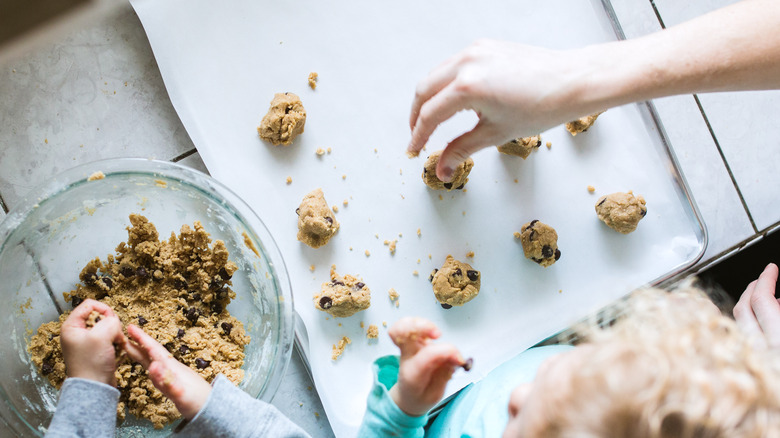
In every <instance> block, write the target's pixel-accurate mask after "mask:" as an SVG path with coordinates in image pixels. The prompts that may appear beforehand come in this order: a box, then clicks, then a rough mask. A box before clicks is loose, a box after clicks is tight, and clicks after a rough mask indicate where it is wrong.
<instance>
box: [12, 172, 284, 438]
mask: <svg viewBox="0 0 780 438" xmlns="http://www.w3.org/2000/svg"><path fill="white" fill-rule="evenodd" d="M97 171H101V172H103V174H104V176H105V177H108V176H110V175H116V174H122V173H135V174H148V175H149V176H151V177H158V178H165V179H170V180H174V181H177V182H179V183H181V184H184V185H187V186H189V187H192V188H193V189H196V190H198V191H200V192H202V193H204V194H205V195H207V196H211V197H212V198H215V199H216V200H217V201H220V203H221V204H222V206H223V207H224V208H225V209H226V210H228V212H229V213H230V214H232V215H233V216H234V217H236V219H238V220H239V221H240V222H241V223H243V224H244V225H246V226H247V230H246V231H248V233H247V235H248V236H249V237H250V239H251V240H252V241H253V242H252V243H254V244H255V246H256V247H257V248H258V249H259V250H260V251H262V253H263V255H264V256H266V258H267V263H268V266H269V268H270V269H272V270H273V271H272V272H273V274H274V277H273V278H274V282H275V283H276V285H277V292H278V299H277V300H276V301H277V303H276V304H277V306H278V309H279V312H278V319H279V331H278V333H277V336H276V338H277V339H275V340H274V341H276V342H277V344H278V347H277V357H276V360H275V361H274V363H273V364H272V365H271V368H270V369H269V373H268V377H267V378H266V380H265V382H263V384H262V386H261V388H260V390H259V393H258V394H257V396H256V398H257V399H260V400H263V401H265V402H269V403H270V402H271V400H272V399H273V397H274V395H275V393H276V391H277V390H278V388H279V385H280V384H281V381H282V378H283V377H284V375H285V374H286V371H287V367H288V366H289V363H290V356H291V353H292V349H293V343H294V317H293V315H294V302H293V294H292V284H291V281H290V276H289V273H288V271H287V266H286V264H285V261H284V258H283V257H282V253H281V251H280V249H279V246H278V245H277V243H276V240H275V239H274V238H273V236H272V235H271V232H270V230H269V229H268V227H267V226H266V225H265V223H264V222H263V220H262V219H261V218H260V216H259V215H258V214H257V212H255V210H254V209H253V208H252V207H251V206H250V205H249V204H247V203H246V201H244V200H243V199H242V198H241V197H240V196H238V194H236V192H234V191H233V190H232V189H230V188H229V187H227V186H226V185H224V184H222V183H221V182H219V181H218V180H216V179H214V178H213V177H211V176H210V175H207V174H205V173H203V172H200V171H198V170H196V169H193V168H190V167H187V166H184V165H181V164H178V163H174V162H170V161H162V160H156V159H147V158H110V159H103V160H96V161H91V162H88V163H83V164H80V165H78V166H74V167H71V168H68V169H66V170H64V171H62V172H60V173H58V174H55V175H53V176H51V177H49V178H48V179H46V180H45V181H44V182H42V183H41V184H39V185H37V186H35V187H34V188H33V189H31V190H30V191H29V192H28V193H27V194H26V195H25V196H23V197H22V198H21V199H20V200H19V202H18V203H17V204H16V205H15V206H14V208H12V209H10V210H9V212H8V214H6V216H5V217H4V218H3V219H2V220H0V251H2V250H3V248H4V247H5V244H6V243H7V241H8V238H9V237H10V236H11V234H12V233H13V232H14V231H15V230H16V229H17V228H18V227H19V226H20V225H21V224H22V223H23V222H24V220H25V219H26V218H27V217H28V216H29V215H30V214H32V212H33V210H34V209H36V208H38V207H39V206H40V205H42V204H44V203H45V202H47V201H49V200H50V199H52V198H54V197H56V196H58V195H59V194H61V193H63V192H65V191H67V190H68V189H70V188H71V187H73V186H78V185H81V184H86V183H88V182H89V183H91V182H94V181H88V180H87V178H88V177H89V176H90V175H92V174H93V173H94V172H97ZM0 392H3V393H4V392H5V390H4V389H3V388H2V387H0ZM3 404H6V405H7V403H6V402H3ZM9 407H10V408H11V409H10V410H11V412H12V413H13V414H16V415H12V417H14V418H6V417H7V416H6V415H0V419H2V420H4V422H6V423H8V426H10V427H11V428H12V429H14V426H15V425H16V426H21V425H23V427H22V429H24V431H25V432H30V431H31V432H33V434H35V435H37V436H42V435H41V432H40V429H39V428H37V427H34V426H33V425H31V424H29V423H28V422H27V420H26V419H25V418H23V417H22V416H21V415H20V413H19V412H17V410H16V409H15V407H13V406H9ZM5 411H6V410H5V409H2V410H0V414H2V413H3V412H5ZM46 426H48V425H46ZM17 432H22V431H21V430H17Z"/></svg>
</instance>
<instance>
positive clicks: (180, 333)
mask: <svg viewBox="0 0 780 438" xmlns="http://www.w3.org/2000/svg"><path fill="white" fill-rule="evenodd" d="M183 337H184V329H179V330H178V331H177V332H176V338H178V339H181V338H183Z"/></svg>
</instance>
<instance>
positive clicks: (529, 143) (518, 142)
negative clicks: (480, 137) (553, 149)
mask: <svg viewBox="0 0 780 438" xmlns="http://www.w3.org/2000/svg"><path fill="white" fill-rule="evenodd" d="M541 145H542V135H541V134H537V135H534V136H531V137H524V138H516V139H514V140H512V141H509V142H507V143H504V144H502V145H500V146H496V147H497V148H498V151H499V152H501V153H502V154H506V155H515V156H518V157H520V158H522V159H524V160H525V159H526V158H528V156H529V155H531V152H533V150H534V149H537V148H539V146H541Z"/></svg>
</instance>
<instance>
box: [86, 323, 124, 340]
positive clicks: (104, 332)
mask: <svg viewBox="0 0 780 438" xmlns="http://www.w3.org/2000/svg"><path fill="white" fill-rule="evenodd" d="M90 336H92V337H98V338H100V339H109V340H111V343H113V344H117V345H124V343H125V335H124V334H123V333H122V322H121V321H120V320H119V318H117V317H116V316H112V317H108V318H101V320H100V321H98V323H97V324H95V325H94V326H93V327H92V330H90Z"/></svg>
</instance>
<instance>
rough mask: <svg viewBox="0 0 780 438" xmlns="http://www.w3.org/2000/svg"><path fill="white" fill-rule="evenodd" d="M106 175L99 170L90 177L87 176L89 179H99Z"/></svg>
mask: <svg viewBox="0 0 780 438" xmlns="http://www.w3.org/2000/svg"><path fill="white" fill-rule="evenodd" d="M105 177H106V175H105V174H104V173H103V172H102V171H100V170H98V171H97V172H95V173H93V174H92V175H90V176H89V178H87V181H97V180H99V179H104V178H105Z"/></svg>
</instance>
